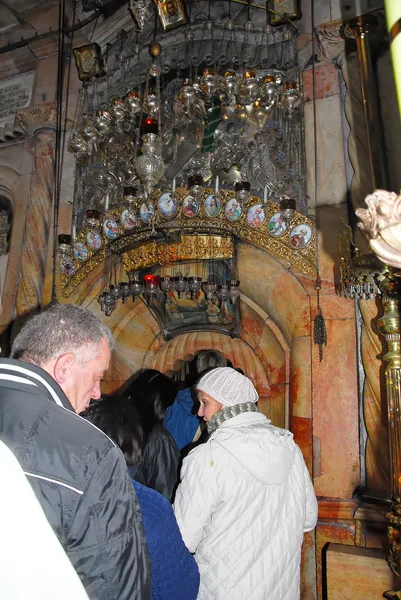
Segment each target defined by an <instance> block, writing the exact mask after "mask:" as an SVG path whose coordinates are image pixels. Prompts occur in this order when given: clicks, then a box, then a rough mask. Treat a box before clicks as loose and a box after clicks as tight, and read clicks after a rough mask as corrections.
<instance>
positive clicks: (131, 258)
mask: <svg viewBox="0 0 401 600" xmlns="http://www.w3.org/2000/svg"><path fill="white" fill-rule="evenodd" d="M233 254H234V244H233V240H232V238H231V237H222V236H218V235H215V236H213V235H183V236H182V237H181V241H180V242H176V243H174V244H160V245H158V244H156V242H150V243H146V244H143V245H142V246H139V248H135V249H134V250H129V251H128V252H125V253H124V254H123V264H124V268H125V270H126V271H127V272H131V271H137V270H139V269H143V268H145V267H151V266H153V265H160V266H162V267H163V266H168V265H171V264H173V263H174V262H177V261H179V260H196V259H198V260H199V259H201V260H206V259H211V258H215V259H217V258H232V257H233Z"/></svg>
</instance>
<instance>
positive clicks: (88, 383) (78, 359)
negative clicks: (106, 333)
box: [55, 339, 111, 414]
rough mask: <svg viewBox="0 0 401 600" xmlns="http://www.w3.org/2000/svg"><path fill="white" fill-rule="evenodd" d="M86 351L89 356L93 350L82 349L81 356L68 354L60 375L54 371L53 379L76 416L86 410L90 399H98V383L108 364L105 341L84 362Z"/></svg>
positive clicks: (99, 393) (108, 351) (109, 354)
mask: <svg viewBox="0 0 401 600" xmlns="http://www.w3.org/2000/svg"><path fill="white" fill-rule="evenodd" d="M86 351H87V352H88V354H89V356H90V353H91V352H92V353H93V348H88V349H87V350H86V349H83V351H81V356H80V354H76V355H75V354H73V353H69V354H68V356H72V359H71V361H70V362H68V363H67V362H65V364H64V367H63V370H62V372H60V374H59V373H58V371H57V370H56V375H57V376H56V377H55V379H56V381H58V383H59V385H60V387H61V388H62V390H63V391H64V393H65V395H66V396H67V398H68V400H69V401H70V403H71V406H72V407H73V409H74V410H75V412H76V413H77V414H79V413H81V412H83V411H84V410H85V409H87V408H88V406H89V403H90V401H91V399H92V398H93V399H94V400H98V399H99V398H100V396H101V391H100V382H101V380H102V378H103V377H104V375H105V373H106V371H107V369H108V368H109V363H110V356H111V353H110V348H109V345H108V343H107V341H106V339H103V340H102V342H101V344H99V346H97V352H96V353H95V355H94V356H93V358H91V359H89V360H85V352H86ZM64 356H65V357H66V356H67V355H64ZM62 358H63V357H61V359H62ZM61 359H60V360H61ZM60 370H61V365H60Z"/></svg>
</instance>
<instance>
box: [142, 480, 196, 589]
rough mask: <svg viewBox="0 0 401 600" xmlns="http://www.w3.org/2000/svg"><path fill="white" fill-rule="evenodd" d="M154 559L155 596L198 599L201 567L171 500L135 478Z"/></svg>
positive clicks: (152, 559) (150, 552) (150, 554)
mask: <svg viewBox="0 0 401 600" xmlns="http://www.w3.org/2000/svg"><path fill="white" fill-rule="evenodd" d="M132 483H133V484H134V488H135V491H136V494H137V496H138V500H139V505H140V507H141V511H142V520H143V525H144V527H145V536H146V542H147V545H148V551H149V556H150V559H151V561H152V600H196V597H197V595H198V589H199V571H198V565H197V564H196V562H195V559H194V558H193V556H192V555H191V553H190V552H189V550H188V549H187V547H186V546H185V544H184V542H183V540H182V537H181V533H180V530H179V528H178V525H177V521H176V519H175V516H174V512H173V508H172V506H171V504H170V502H169V501H168V500H167V499H166V498H165V497H164V496H162V495H161V494H159V493H158V492H155V491H154V490H151V489H150V488H147V487H145V486H143V485H141V484H140V483H138V482H137V481H134V480H132Z"/></svg>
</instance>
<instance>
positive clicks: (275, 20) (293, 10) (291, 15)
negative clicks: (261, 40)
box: [267, 0, 302, 26]
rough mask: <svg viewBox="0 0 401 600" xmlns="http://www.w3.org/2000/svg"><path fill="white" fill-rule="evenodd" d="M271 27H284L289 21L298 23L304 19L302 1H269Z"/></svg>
mask: <svg viewBox="0 0 401 600" xmlns="http://www.w3.org/2000/svg"><path fill="white" fill-rule="evenodd" d="M267 10H268V11H269V23H270V25H273V26H275V25H283V23H287V22H288V21H298V20H299V19H300V18H301V17H302V12H301V7H300V0H268V1H267Z"/></svg>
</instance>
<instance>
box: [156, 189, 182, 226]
mask: <svg viewBox="0 0 401 600" xmlns="http://www.w3.org/2000/svg"><path fill="white" fill-rule="evenodd" d="M157 210H158V211H159V214H160V215H161V216H162V217H164V218H165V219H173V218H174V217H175V215H176V214H177V211H178V202H177V200H176V199H175V198H174V196H173V194H172V193H171V192H165V193H164V194H162V195H161V196H160V198H159V200H158V201H157Z"/></svg>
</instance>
